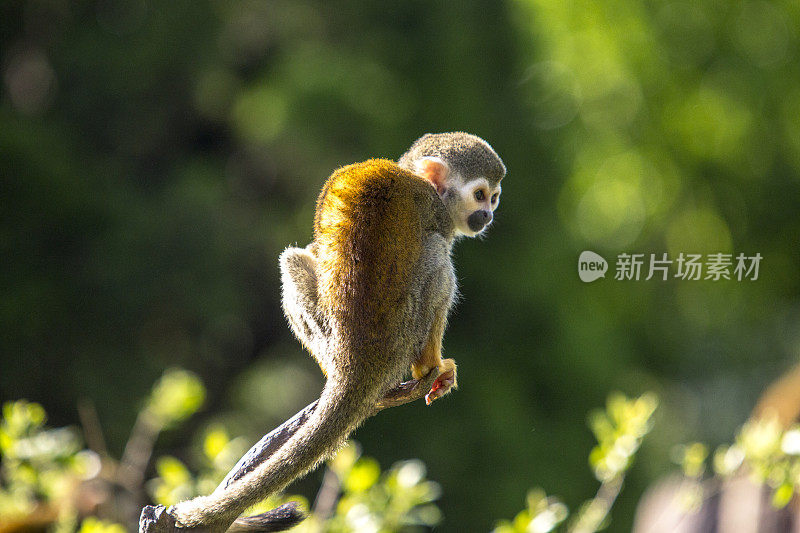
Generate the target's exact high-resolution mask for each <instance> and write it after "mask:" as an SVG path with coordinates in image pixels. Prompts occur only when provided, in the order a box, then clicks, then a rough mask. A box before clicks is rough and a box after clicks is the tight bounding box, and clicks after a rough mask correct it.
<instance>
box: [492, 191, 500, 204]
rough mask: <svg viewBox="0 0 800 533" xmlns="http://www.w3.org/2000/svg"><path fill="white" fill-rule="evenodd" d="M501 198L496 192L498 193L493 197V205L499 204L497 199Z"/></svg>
mask: <svg viewBox="0 0 800 533" xmlns="http://www.w3.org/2000/svg"><path fill="white" fill-rule="evenodd" d="M499 197H500V193H497V192H496V193H494V194H493V195H492V203H493V204H496V203H497V199H498V198H499Z"/></svg>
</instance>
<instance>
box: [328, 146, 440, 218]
mask: <svg viewBox="0 0 800 533" xmlns="http://www.w3.org/2000/svg"><path fill="white" fill-rule="evenodd" d="M322 214H325V215H327V216H324V217H323V216H322ZM331 215H335V216H331ZM377 219H381V220H383V221H394V224H396V225H397V226H398V227H400V226H405V225H407V224H410V223H412V222H416V221H418V223H419V224H420V225H421V227H420V229H421V230H425V231H441V232H443V233H445V232H447V231H449V227H448V226H447V224H448V223H449V217H448V216H447V212H446V208H445V207H444V204H443V203H442V201H441V199H440V198H439V196H438V195H437V194H436V190H435V189H434V188H433V187H432V186H431V185H430V183H428V182H427V181H426V180H424V179H423V178H421V177H419V176H417V175H416V174H414V173H412V172H409V171H408V170H405V169H403V168H401V167H399V166H398V165H397V164H396V163H395V162H393V161H390V160H388V159H369V160H367V161H363V162H361V163H354V164H352V165H347V166H344V167H341V168H339V169H338V170H336V171H335V172H334V173H333V174H332V175H331V177H330V178H328V181H327V182H326V183H325V186H324V188H323V190H322V193H321V194H320V196H319V199H318V201H317V219H316V220H315V225H316V226H317V228H316V229H317V230H324V229H325V228H324V227H322V226H326V225H327V224H326V221H329V222H334V223H336V224H337V226H341V223H342V221H349V222H351V223H358V222H362V223H365V224H374V223H376V222H377ZM415 219H416V220H415Z"/></svg>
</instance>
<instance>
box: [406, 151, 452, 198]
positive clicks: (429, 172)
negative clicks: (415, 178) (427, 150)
mask: <svg viewBox="0 0 800 533" xmlns="http://www.w3.org/2000/svg"><path fill="white" fill-rule="evenodd" d="M415 167H416V169H417V174H418V175H419V176H421V177H423V178H425V179H426V180H428V181H430V182H431V185H433V186H434V187H435V188H436V192H437V193H439V194H440V195H441V194H444V191H445V189H446V188H447V187H446V183H447V175H448V174H449V173H450V168H449V167H448V166H447V163H445V162H444V161H443V160H442V159H440V158H438V157H422V158H420V159H418V160H417V162H416V164H415Z"/></svg>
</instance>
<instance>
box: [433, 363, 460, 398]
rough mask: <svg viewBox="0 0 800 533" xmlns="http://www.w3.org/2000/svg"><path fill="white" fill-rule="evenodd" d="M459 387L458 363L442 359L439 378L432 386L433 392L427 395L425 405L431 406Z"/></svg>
mask: <svg viewBox="0 0 800 533" xmlns="http://www.w3.org/2000/svg"><path fill="white" fill-rule="evenodd" d="M457 387H458V382H457V381H456V362H455V361H454V360H453V359H442V362H441V363H440V364H439V376H438V377H437V378H436V380H435V381H434V382H433V385H431V390H430V391H429V392H428V394H427V395H425V403H426V404H427V405H430V404H431V403H432V402H433V401H434V400H438V399H439V398H441V397H442V396H444V395H445V394H447V393H448V392H450V391H451V390H452V389H455V388H457Z"/></svg>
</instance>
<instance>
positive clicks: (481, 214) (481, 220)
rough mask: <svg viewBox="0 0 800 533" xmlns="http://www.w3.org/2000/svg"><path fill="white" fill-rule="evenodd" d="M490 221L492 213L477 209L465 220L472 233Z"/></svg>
mask: <svg viewBox="0 0 800 533" xmlns="http://www.w3.org/2000/svg"><path fill="white" fill-rule="evenodd" d="M491 221H492V212H491V211H487V210H486V209H479V210H477V211H475V212H473V213H472V214H471V215H470V216H469V218H467V225H468V226H469V229H471V230H472V231H480V230H482V229H483V227H484V226H486V224H488V223H489V222H491Z"/></svg>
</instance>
